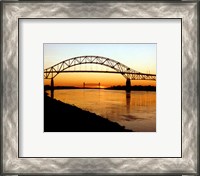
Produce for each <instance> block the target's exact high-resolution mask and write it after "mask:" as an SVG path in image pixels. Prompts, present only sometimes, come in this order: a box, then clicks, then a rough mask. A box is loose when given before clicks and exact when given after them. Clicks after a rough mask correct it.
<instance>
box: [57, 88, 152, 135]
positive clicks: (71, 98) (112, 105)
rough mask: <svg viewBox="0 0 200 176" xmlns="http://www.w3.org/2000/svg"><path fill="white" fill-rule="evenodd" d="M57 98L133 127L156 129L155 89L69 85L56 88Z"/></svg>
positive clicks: (144, 130) (138, 129)
mask: <svg viewBox="0 0 200 176" xmlns="http://www.w3.org/2000/svg"><path fill="white" fill-rule="evenodd" d="M54 98H55V99H57V100H61V101H62V102H65V103H68V104H71V105H75V106H77V107H79V108H81V109H85V110H88V111H90V112H94V113H96V114H97V115H100V116H102V117H104V118H108V119H109V120H111V121H114V122H117V123H119V124H120V125H123V126H125V127H126V128H127V129H132V130H133V131H140V132H147V131H151V132H152V131H156V92H147V91H132V92H131V93H126V92H125V91H124V90H103V89H67V90H55V91H54Z"/></svg>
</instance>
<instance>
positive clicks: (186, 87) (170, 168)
mask: <svg viewBox="0 0 200 176" xmlns="http://www.w3.org/2000/svg"><path fill="white" fill-rule="evenodd" d="M52 9H53V10H52ZM102 11H104V13H102ZM22 18H24V19H25V18H26V19H28V18H54V19H56V18H74V19H75V18H141V19H142V18H146V19H149V18H163V19H170V18H172V19H173V18H179V19H181V23H182V33H181V37H182V48H181V51H182V53H181V54H182V81H181V84H182V104H181V107H182V127H181V128H182V138H181V146H182V148H181V153H182V155H181V157H168V158H167V157H149V158H148V157H143V158H141V157H131V158H123V157H121V158H109V157H107V158H106V157H100V158H95V157H90V158H83V157H82V158H80V157H74V158H70V157H69V158H66V157H63V158H52V157H50V158H48V157H46V158H43V157H37V158H33V157H26V158H20V157H19V155H18V149H19V148H20V147H22V146H20V145H19V125H20V124H19V117H18V113H19V112H18V106H19V103H20V102H19V98H20V96H19V94H18V89H19V87H18V86H19V84H18V83H19V82H18V81H19V80H18V79H19V77H18V71H19V64H20V63H19V60H18V56H19V52H20V48H19V47H18V40H19V38H18V36H19V30H18V25H19V19H22ZM198 27H199V2H198V1H194V0H190V1H189V0H188V1H173V2H172V1H162V2H161V1H145V2H144V1H127V2H124V1H123V2H122V1H116V2H113V1H99V2H79V1H75V2H70V1H64V2H63V1H62V2H53V1H40V2H38V1H1V41H0V42H1V90H2V91H1V93H2V94H1V95H2V96H1V174H2V175H7V174H8V175H12V174H13V175H25V174H29V175H51V174H53V175H71V174H80V175H81V174H97V175H98V174H99V175H106V174H113V175H118V174H119V175H120V174H123V175H126V174H127V175H152V174H158V175H173V174H179V175H199V149H198V148H199V93H198V88H199V41H198V40H199V29H198ZM11 48H12V49H11ZM166 152H167V151H166Z"/></svg>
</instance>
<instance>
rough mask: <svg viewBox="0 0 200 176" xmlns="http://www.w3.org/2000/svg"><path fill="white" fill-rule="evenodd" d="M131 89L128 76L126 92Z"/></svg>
mask: <svg viewBox="0 0 200 176" xmlns="http://www.w3.org/2000/svg"><path fill="white" fill-rule="evenodd" d="M130 91H131V80H130V79H129V78H127V79H126V92H130Z"/></svg>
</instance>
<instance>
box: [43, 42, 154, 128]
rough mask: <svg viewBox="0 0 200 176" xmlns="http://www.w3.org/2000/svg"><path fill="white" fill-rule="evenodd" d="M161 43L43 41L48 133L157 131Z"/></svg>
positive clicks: (45, 119) (45, 122)
mask: <svg viewBox="0 0 200 176" xmlns="http://www.w3.org/2000/svg"><path fill="white" fill-rule="evenodd" d="M156 47H157V45H156V43H119V44H115V43H106V44H102V43H99V44H98V43H91V44H88V43H83V44H81V43H80V44H79V43H70V44H67V43H66V44H65V43H57V44H56V43H44V44H43V49H44V51H43V54H44V132H156Z"/></svg>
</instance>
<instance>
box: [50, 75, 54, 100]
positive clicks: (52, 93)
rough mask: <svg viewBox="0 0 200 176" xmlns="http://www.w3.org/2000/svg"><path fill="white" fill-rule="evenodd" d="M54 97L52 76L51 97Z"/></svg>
mask: <svg viewBox="0 0 200 176" xmlns="http://www.w3.org/2000/svg"><path fill="white" fill-rule="evenodd" d="M53 97H54V81H53V78H51V98H53Z"/></svg>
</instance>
